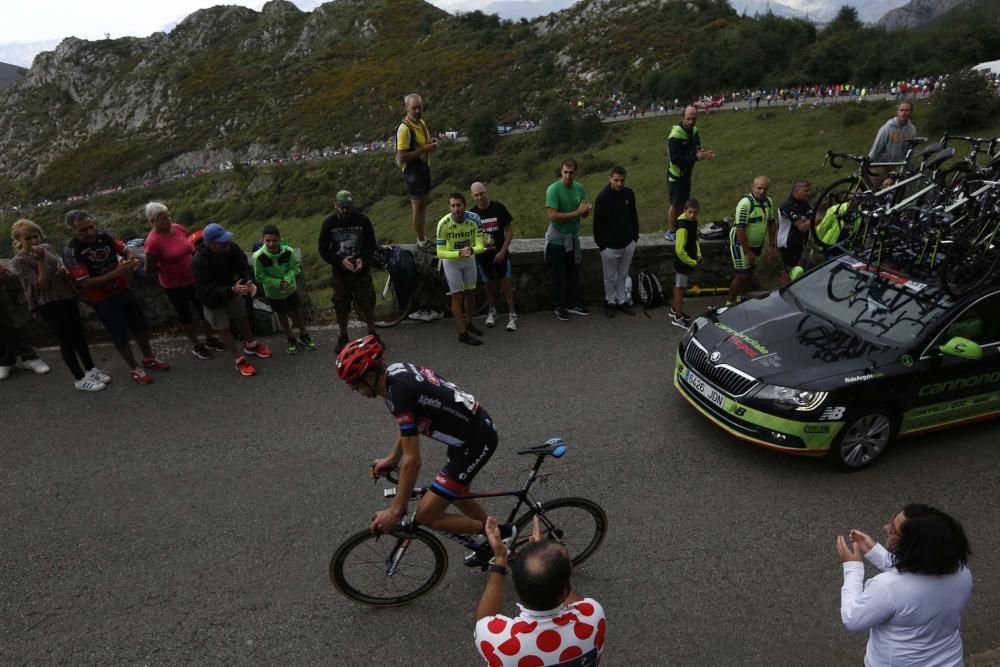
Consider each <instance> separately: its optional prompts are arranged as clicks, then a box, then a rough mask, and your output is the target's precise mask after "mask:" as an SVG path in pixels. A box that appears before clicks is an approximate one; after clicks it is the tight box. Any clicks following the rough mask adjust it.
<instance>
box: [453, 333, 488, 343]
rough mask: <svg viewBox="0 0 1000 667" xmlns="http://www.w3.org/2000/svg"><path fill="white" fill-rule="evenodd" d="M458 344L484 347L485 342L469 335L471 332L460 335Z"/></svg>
mask: <svg viewBox="0 0 1000 667" xmlns="http://www.w3.org/2000/svg"><path fill="white" fill-rule="evenodd" d="M458 342H459V343H465V344H466V345H482V344H483V341H481V340H479V339H478V338H473V337H472V336H470V335H469V332H465V333H462V334H459V335H458Z"/></svg>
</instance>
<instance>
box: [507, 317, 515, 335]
mask: <svg viewBox="0 0 1000 667" xmlns="http://www.w3.org/2000/svg"><path fill="white" fill-rule="evenodd" d="M507 331H517V315H516V314H515V313H511V314H510V315H509V316H508V317H507Z"/></svg>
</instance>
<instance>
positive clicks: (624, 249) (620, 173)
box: [594, 165, 639, 317]
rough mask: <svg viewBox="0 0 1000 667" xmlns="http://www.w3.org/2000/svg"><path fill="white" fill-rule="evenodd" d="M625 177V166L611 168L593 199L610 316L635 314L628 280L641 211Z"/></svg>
mask: <svg viewBox="0 0 1000 667" xmlns="http://www.w3.org/2000/svg"><path fill="white" fill-rule="evenodd" d="M625 176H626V174H625V167H622V166H620V165H616V166H614V167H612V168H611V174H610V176H609V178H608V185H606V186H605V187H604V189H603V190H601V192H600V194H598V195H597V199H596V200H595V201H594V243H596V244H597V247H598V248H600V249H601V266H602V267H603V269H604V300H605V307H604V314H605V315H606V316H607V317H614V316H615V311H621V312H623V313H625V314H626V315H635V309H634V308H633V307H632V306H630V305H629V298H628V297H629V294H628V291H627V290H626V289H625V283H626V278H628V274H629V269H630V268H631V266H632V255H633V254H634V253H635V244H636V242H637V241H638V240H639V214H638V212H637V211H636V207H635V193H634V192H632V189H631V188H627V187H625Z"/></svg>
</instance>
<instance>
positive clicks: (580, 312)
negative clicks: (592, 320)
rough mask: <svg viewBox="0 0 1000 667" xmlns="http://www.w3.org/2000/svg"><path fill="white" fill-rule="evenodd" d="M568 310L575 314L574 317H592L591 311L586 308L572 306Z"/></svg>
mask: <svg viewBox="0 0 1000 667" xmlns="http://www.w3.org/2000/svg"><path fill="white" fill-rule="evenodd" d="M566 310H568V311H569V312H571V313H573V314H574V315H590V309H589V308H584V307H583V306H570V307H569V308H567V309H566Z"/></svg>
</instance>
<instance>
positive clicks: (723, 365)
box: [674, 255, 1000, 470]
mask: <svg viewBox="0 0 1000 667" xmlns="http://www.w3.org/2000/svg"><path fill="white" fill-rule="evenodd" d="M674 386H675V387H676V389H677V391H678V392H680V394H681V395H682V396H683V397H684V398H685V399H687V400H688V402H689V403H691V405H693V406H694V407H695V408H696V409H697V410H698V412H700V413H701V414H702V415H704V416H705V417H707V418H708V419H709V420H710V421H712V422H714V423H715V424H716V425H718V426H719V427H721V428H722V429H723V430H725V431H727V432H729V433H730V434H732V435H734V436H736V437H739V438H742V439H744V440H747V441H749V442H752V443H755V444H757V445H761V446H763V447H768V448H771V449H775V450H780V451H783V452H789V453H794V454H803V455H814V456H823V455H825V456H827V457H828V458H829V460H830V461H831V462H832V463H835V464H837V465H838V466H840V467H842V468H844V469H847V470H859V469H861V468H864V467H866V466H868V465H869V464H871V463H872V462H873V461H874V460H875V459H876V458H878V456H879V455H880V454H881V453H882V452H883V451H884V450H885V448H886V446H888V445H889V443H890V441H891V440H892V439H893V438H895V437H897V436H909V435H914V434H917V433H923V432H926V431H931V430H934V429H940V428H945V427H951V426H957V425H959V424H964V423H967V422H971V421H976V420H980V419H986V418H989V417H993V416H996V415H997V414H1000V283H997V282H995V281H994V282H993V283H992V285H991V286H984V287H980V288H979V289H977V290H976V291H975V292H973V293H969V294H966V295H963V296H962V297H960V298H955V297H951V296H949V295H948V294H947V293H946V292H944V290H943V289H941V288H940V287H939V286H936V285H934V284H933V283H931V282H920V281H918V280H914V279H912V278H910V277H907V276H906V275H902V274H899V273H895V272H893V271H889V270H885V269H883V268H876V267H873V266H870V265H867V264H866V263H865V262H863V261H861V260H859V259H857V258H855V257H853V256H850V255H844V256H841V257H839V258H837V259H833V260H831V261H829V262H827V263H825V264H823V265H821V266H819V267H816V268H815V269H813V270H812V271H810V272H809V273H806V274H805V275H804V276H802V277H801V278H800V279H799V280H797V281H795V282H794V283H792V284H791V285H789V286H787V287H784V288H782V289H779V290H775V291H773V292H771V293H769V294H767V295H766V296H762V297H759V298H755V299H750V300H748V301H746V302H744V303H741V304H739V305H737V306H734V307H730V308H719V309H717V310H709V311H708V312H707V313H706V314H704V315H702V316H701V317H698V318H697V319H696V320H695V321H694V322H693V323H692V325H691V327H690V328H689V330H688V331H687V333H686V334H685V335H684V337H683V338H682V340H681V343H680V346H679V348H678V350H677V357H676V362H675V369H674Z"/></svg>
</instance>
